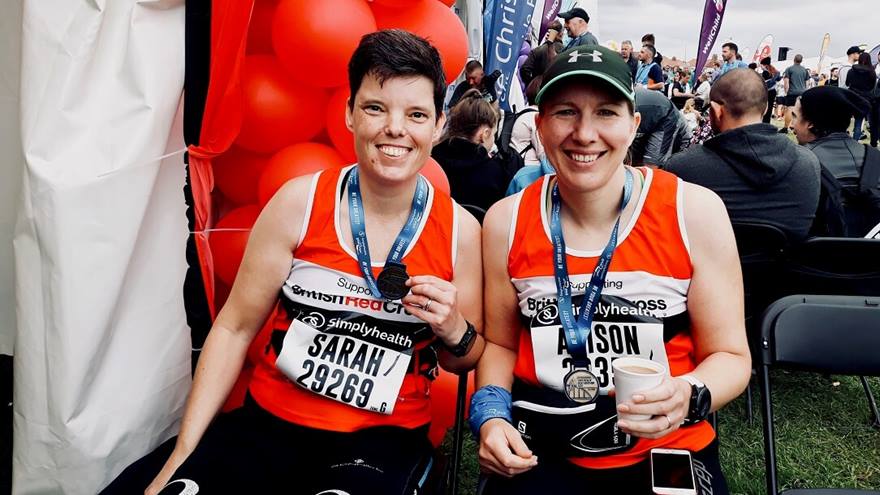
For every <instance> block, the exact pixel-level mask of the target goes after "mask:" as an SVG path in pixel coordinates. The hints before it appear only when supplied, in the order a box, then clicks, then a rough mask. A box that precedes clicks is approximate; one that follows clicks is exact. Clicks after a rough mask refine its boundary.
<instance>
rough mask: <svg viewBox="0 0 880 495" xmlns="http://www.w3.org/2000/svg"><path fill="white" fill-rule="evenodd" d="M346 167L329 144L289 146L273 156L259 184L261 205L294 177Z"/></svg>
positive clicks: (258, 193)
mask: <svg viewBox="0 0 880 495" xmlns="http://www.w3.org/2000/svg"><path fill="white" fill-rule="evenodd" d="M343 165H345V161H344V160H343V159H342V157H341V156H339V153H337V152H336V150H334V149H333V148H331V147H329V146H327V145H326V144H320V143H299V144H294V145H292V146H288V147H286V148H284V149H283V150H281V151H279V152H278V153H275V155H273V156H272V158H271V159H270V160H269V164H268V165H267V166H266V170H265V171H264V172H263V176H262V177H260V183H259V184H258V185H257V197H258V198H259V201H260V205H265V204H266V203H268V202H269V200H270V199H272V196H274V195H275V193H276V192H277V191H278V190H279V189H281V186H283V185H284V183H285V182H287V181H289V180H290V179H293V178H294V177H299V176H301V175H307V174H313V173H315V172H317V171H319V170H324V169H325V168H332V167H341V166H343Z"/></svg>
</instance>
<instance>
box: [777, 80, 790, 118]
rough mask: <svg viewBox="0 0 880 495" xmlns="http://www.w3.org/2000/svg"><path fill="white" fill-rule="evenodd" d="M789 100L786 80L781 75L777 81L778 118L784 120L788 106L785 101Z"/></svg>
mask: <svg viewBox="0 0 880 495" xmlns="http://www.w3.org/2000/svg"><path fill="white" fill-rule="evenodd" d="M787 101H788V98H786V95H785V80H783V79H782V78H781V77H780V78H779V81H776V120H782V119H784V118H785V112H786V108H787V107H786V106H785V103H786V102H787Z"/></svg>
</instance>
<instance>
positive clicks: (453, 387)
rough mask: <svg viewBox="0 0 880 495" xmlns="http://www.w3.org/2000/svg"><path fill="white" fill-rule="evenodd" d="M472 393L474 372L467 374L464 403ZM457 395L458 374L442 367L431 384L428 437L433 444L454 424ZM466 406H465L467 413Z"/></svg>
mask: <svg viewBox="0 0 880 495" xmlns="http://www.w3.org/2000/svg"><path fill="white" fill-rule="evenodd" d="M473 393H474V374H473V373H470V374H468V388H467V396H466V397H465V404H470V403H471V395H473ZM457 396H458V375H456V374H454V373H450V372H448V371H445V370H443V369H440V370H439V373H438V374H437V378H436V379H435V380H434V382H433V383H432V384H431V427H430V429H429V430H428V438H429V439H430V440H431V443H432V444H434V446H435V447H436V446H439V445H440V442H442V441H443V437H444V436H445V435H446V430H448V429H449V428H452V426H453V425H454V424H455V400H456V397H457ZM467 410H468V407H465V414H467Z"/></svg>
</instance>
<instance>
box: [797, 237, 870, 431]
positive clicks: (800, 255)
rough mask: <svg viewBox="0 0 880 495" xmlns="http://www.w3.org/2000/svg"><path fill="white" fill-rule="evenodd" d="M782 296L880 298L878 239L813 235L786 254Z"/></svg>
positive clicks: (866, 386)
mask: <svg viewBox="0 0 880 495" xmlns="http://www.w3.org/2000/svg"><path fill="white" fill-rule="evenodd" d="M781 280H783V281H784V284H785V286H784V287H783V292H782V294H781V295H789V294H833V295H841V296H870V297H880V240H878V239H864V238H844V237H814V238H812V239H808V240H807V241H806V242H804V243H803V244H800V245H798V246H795V247H793V248H791V249H789V250H788V252H787V253H786V261H785V268H784V270H783V273H782V278H781ZM861 380H862V386H863V387H864V389H865V394H866V395H867V398H868V405H869V407H870V408H871V412H872V414H873V415H874V426H875V427H878V428H880V411H878V409H877V405H876V400H875V399H874V396H873V394H872V393H871V389H870V387H869V386H868V382H867V380H865V379H864V377H862V378H861Z"/></svg>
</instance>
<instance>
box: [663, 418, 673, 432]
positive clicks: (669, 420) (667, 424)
mask: <svg viewBox="0 0 880 495" xmlns="http://www.w3.org/2000/svg"><path fill="white" fill-rule="evenodd" d="M663 417H664V418H666V429H667V430H668V429H670V428H672V420H671V419H669V415H668V414H664V415H663Z"/></svg>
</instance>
